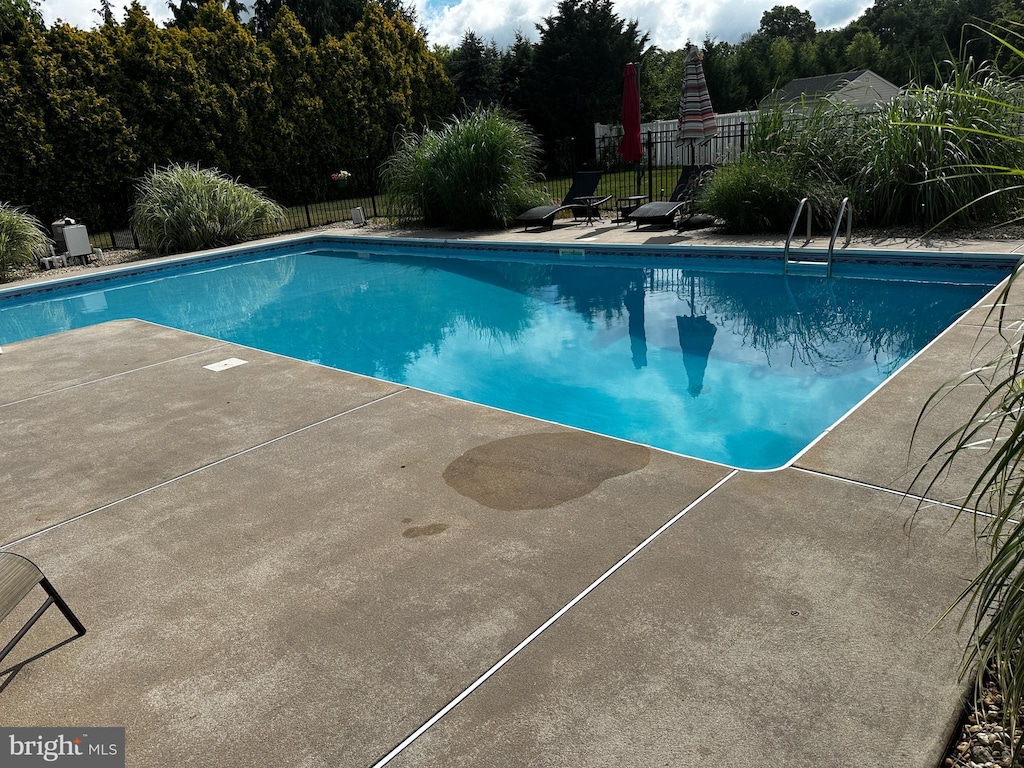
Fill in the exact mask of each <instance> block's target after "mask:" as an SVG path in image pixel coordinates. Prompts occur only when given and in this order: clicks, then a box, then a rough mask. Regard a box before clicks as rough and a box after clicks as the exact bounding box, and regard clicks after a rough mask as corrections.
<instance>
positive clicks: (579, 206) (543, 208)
mask: <svg viewBox="0 0 1024 768" xmlns="http://www.w3.org/2000/svg"><path fill="white" fill-rule="evenodd" d="M603 174H604V172H603V171H580V172H579V173H577V174H576V175H575V176H574V177H573V179H572V185H571V186H570V187H569V191H568V192H566V193H565V197H564V198H563V199H562V202H561V204H559V205H538V206H536V207H535V208H531V209H530V210H528V211H524V212H523V213H521V214H519V215H518V216H516V218H515V221H517V222H519V223H520V224H522V225H523V230H524V231H525V230H526V229H527V228H528V227H530V226H535V227H551V226H554V223H555V216H557V215H558V214H559V213H561V212H562V211H572V216H573V218H574V219H578V218H580V217H585V218H587V219H592V218H593V215H594V211H595V210H596V209H597V207H598V206H599V205H601V203H604V202H606V201H608V200H611V197H612V196H611V195H608V197H605V198H603V199H596V200H595V199H593V197H594V190H596V189H597V184H598V182H599V181H601V176H602V175H603ZM581 197H585V198H591V199H590V200H589V202H580V201H579V198H581Z"/></svg>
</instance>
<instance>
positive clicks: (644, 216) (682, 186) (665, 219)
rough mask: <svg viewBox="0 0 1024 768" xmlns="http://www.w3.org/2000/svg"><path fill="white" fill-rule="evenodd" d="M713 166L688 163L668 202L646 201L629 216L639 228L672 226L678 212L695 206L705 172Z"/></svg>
mask: <svg viewBox="0 0 1024 768" xmlns="http://www.w3.org/2000/svg"><path fill="white" fill-rule="evenodd" d="M712 167H713V166H710V165H687V166H684V167H683V172H682V173H680V174H679V181H677V182H676V188H675V189H674V190H673V191H672V196H671V197H669V199H668V201H667V202H656V203H644V204H643V205H641V206H640V207H639V208H637V209H636V210H634V211H633V212H632V213H630V214H629V216H628V217H627V218H628V219H629V220H630V221H635V222H636V226H637V229H639V228H640V225H641V224H649V225H653V226H662V227H671V226H672V225H673V224H675V218H676V214H677V213H679V212H680V211H682V210H684V209H686V210H689V209H690V208H691V207H692V206H693V198H694V195H695V194H696V193H697V190H698V189H699V188H700V184H701V180H702V178H703V176H704V174H705V173H706V172H707V171H709V170H710V169H711V168H712Z"/></svg>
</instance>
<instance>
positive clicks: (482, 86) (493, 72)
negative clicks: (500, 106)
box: [445, 32, 501, 112]
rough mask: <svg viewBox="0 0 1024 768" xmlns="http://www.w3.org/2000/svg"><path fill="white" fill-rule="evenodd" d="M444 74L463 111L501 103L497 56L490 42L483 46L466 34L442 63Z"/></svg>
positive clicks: (499, 60) (499, 68)
mask: <svg viewBox="0 0 1024 768" xmlns="http://www.w3.org/2000/svg"><path fill="white" fill-rule="evenodd" d="M445 72H446V74H447V75H448V78H449V79H450V80H451V81H452V85H454V86H455V95H456V98H457V99H458V100H459V102H461V103H462V105H463V106H464V108H465V109H466V111H468V112H472V111H474V110H475V109H477V107H481V106H489V105H491V104H497V103H499V102H500V101H501V91H500V86H499V83H500V77H501V56H500V55H499V54H498V49H497V47H496V46H495V44H494V43H493V42H492V43H491V44H490V45H484V42H483V40H481V39H480V38H479V37H477V36H476V35H475V34H474V33H473V32H466V34H465V35H463V37H462V43H461V44H460V45H459V47H458V48H456V49H455V50H454V51H452V54H451V57H450V58H449V59H448V61H447V62H446V64H445Z"/></svg>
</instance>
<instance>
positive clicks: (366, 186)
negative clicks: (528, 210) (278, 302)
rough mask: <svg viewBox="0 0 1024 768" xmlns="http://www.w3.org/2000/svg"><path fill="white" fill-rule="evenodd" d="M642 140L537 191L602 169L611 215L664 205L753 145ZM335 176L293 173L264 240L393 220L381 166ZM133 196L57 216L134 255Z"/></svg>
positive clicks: (744, 133) (549, 177) (736, 137)
mask: <svg viewBox="0 0 1024 768" xmlns="http://www.w3.org/2000/svg"><path fill="white" fill-rule="evenodd" d="M641 138H642V140H643V146H644V155H643V159H642V160H641V161H640V162H639V163H630V164H627V163H624V162H622V158H621V157H620V156H619V154H618V146H619V141H620V140H621V135H616V134H611V135H608V136H601V137H598V138H596V139H594V150H593V156H592V158H591V159H590V160H589V161H588V162H585V163H584V164H583V166H582V168H581V167H578V164H577V161H575V160H574V161H573V162H558V161H557V160H558V158H557V157H556V156H555V155H556V154H557V151H555V150H553V151H552V152H551V156H550V157H548V158H547V161H548V162H547V168H548V172H547V173H546V174H545V179H544V180H543V181H542V182H540V185H541V187H542V189H543V190H544V192H545V194H546V195H547V196H548V197H550V198H551V200H552V201H553V202H558V201H561V200H562V199H563V198H564V196H565V194H566V193H567V192H568V190H569V186H570V185H571V183H572V176H573V174H574V173H575V171H576V170H582V169H600V170H603V171H604V176H603V177H602V179H601V184H600V186H599V187H598V189H597V193H598V194H602V195H611V196H612V198H613V200H612V201H610V202H609V203H608V204H606V208H609V209H610V208H612V207H613V206H614V205H615V203H616V202H617V201H619V200H622V199H625V198H629V197H640V196H643V197H644V198H645V199H649V200H666V199H668V197H669V196H670V195H671V194H672V191H673V189H674V188H675V186H676V182H677V180H678V178H679V174H680V172H681V170H682V168H683V167H685V166H690V165H720V164H721V163H723V162H727V161H728V160H731V159H733V158H735V157H736V156H738V154H739V153H740V152H742V151H743V149H744V148H745V146H746V144H747V141H748V140H749V128H748V125H747V124H746V123H744V122H737V123H733V124H731V125H720V126H719V131H718V134H717V135H716V136H714V137H713V138H712V139H710V140H709V141H707V142H704V143H702V144H699V145H698V144H693V143H682V144H680V143H677V142H676V132H675V130H674V129H671V130H670V129H664V130H647V131H644V132H643V134H642V137H641ZM562 145H567V146H568V145H575V142H573V141H572V140H569V139H566V140H564V141H562V142H556V146H562ZM574 156H575V154H574ZM562 160H565V157H562ZM332 170H338V169H301V170H300V169H296V173H295V176H296V177H297V178H296V179H295V180H294V182H293V183H292V184H291V185H290V186H292V187H293V188H297V189H300V190H302V191H303V192H304V193H305V194H304V197H305V201H303V202H298V203H295V204H293V205H289V206H287V207H286V208H285V218H284V220H283V222H282V223H280V224H279V225H276V226H273V227H266V228H265V229H264V230H263V231H262V232H261V233H260V234H261V235H263V236H269V235H274V234H285V233H288V232H295V231H298V230H303V229H311V228H314V227H318V226H325V225H330V224H336V223H338V222H343V221H351V220H353V218H354V214H353V211H355V210H356V209H361V211H362V214H363V216H364V217H365V219H367V220H369V219H374V218H378V217H381V216H387V215H389V213H390V212H389V211H388V210H387V209H386V199H385V198H384V197H383V196H382V194H381V190H380V174H379V167H378V166H377V165H375V164H373V163H371V162H369V161H366V162H363V163H356V164H350V165H349V167H348V168H347V170H349V171H350V172H351V174H352V176H351V178H350V179H349V180H348V183H347V184H345V185H344V186H338V184H337V183H336V182H334V181H332V179H331V177H330V171H332ZM243 181H244V179H243ZM133 193H134V182H132V181H126V182H124V183H123V184H122V185H120V186H117V187H115V188H112V189H107V190H104V194H103V196H102V198H101V199H100V200H99V202H98V203H97V205H96V207H95V208H94V209H93V210H92V211H91V212H89V214H88V215H87V216H85V217H83V218H81V219H79V217H78V216H76V215H75V212H73V211H69V212H60V213H59V214H58V217H60V216H63V215H64V214H65V213H67V215H70V216H71V217H72V218H76V219H79V220H80V222H81V223H84V224H85V225H86V226H87V228H88V229H89V239H90V240H91V241H92V244H93V246H94V247H98V248H115V249H118V248H137V247H138V246H139V242H138V239H137V238H136V236H135V234H134V232H133V231H132V228H131V220H130V211H131V205H132V197H133ZM296 196H298V195H296ZM300 199H301V198H300ZM44 220H46V219H44Z"/></svg>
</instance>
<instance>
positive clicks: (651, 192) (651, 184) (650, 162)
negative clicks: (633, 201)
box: [647, 131, 654, 200]
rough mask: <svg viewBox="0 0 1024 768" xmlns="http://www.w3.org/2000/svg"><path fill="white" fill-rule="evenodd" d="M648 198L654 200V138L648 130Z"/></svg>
mask: <svg viewBox="0 0 1024 768" xmlns="http://www.w3.org/2000/svg"><path fill="white" fill-rule="evenodd" d="M647 199H648V200H654V138H653V137H652V136H651V132H650V131H647Z"/></svg>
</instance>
